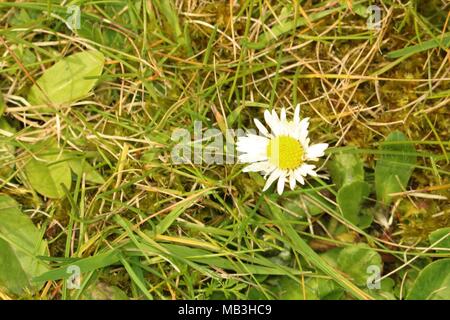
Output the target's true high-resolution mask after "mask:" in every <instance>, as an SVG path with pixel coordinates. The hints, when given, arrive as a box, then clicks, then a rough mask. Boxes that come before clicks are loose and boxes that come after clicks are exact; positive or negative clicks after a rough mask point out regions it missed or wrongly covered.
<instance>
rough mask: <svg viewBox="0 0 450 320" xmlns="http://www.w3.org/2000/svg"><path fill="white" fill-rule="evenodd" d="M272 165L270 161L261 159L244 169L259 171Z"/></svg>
mask: <svg viewBox="0 0 450 320" xmlns="http://www.w3.org/2000/svg"><path fill="white" fill-rule="evenodd" d="M269 167H270V164H269V162H267V161H261V162H255V163H252V164H250V165H248V166H246V167H245V168H244V169H243V170H242V171H243V172H259V171H267V170H268V169H269Z"/></svg>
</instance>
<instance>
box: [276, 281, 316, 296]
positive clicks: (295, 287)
mask: <svg viewBox="0 0 450 320" xmlns="http://www.w3.org/2000/svg"><path fill="white" fill-rule="evenodd" d="M272 291H274V292H275V294H276V295H277V298H278V299H280V300H305V299H306V300H318V299H319V297H318V296H317V295H316V294H315V292H314V291H313V290H311V289H310V288H309V287H308V286H307V285H306V284H305V292H303V286H302V285H301V284H300V283H299V282H297V281H295V280H293V279H292V278H290V277H287V276H284V277H280V278H278V279H277V282H276V284H275V286H274V287H273V289H272Z"/></svg>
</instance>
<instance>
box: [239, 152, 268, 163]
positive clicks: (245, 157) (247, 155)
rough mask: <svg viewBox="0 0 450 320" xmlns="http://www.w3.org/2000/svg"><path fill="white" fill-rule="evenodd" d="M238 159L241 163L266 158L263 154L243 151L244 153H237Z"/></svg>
mask: <svg viewBox="0 0 450 320" xmlns="http://www.w3.org/2000/svg"><path fill="white" fill-rule="evenodd" d="M238 159H239V162H241V163H251V162H258V161H265V160H267V156H266V155H265V154H250V153H245V154H241V155H239V157H238Z"/></svg>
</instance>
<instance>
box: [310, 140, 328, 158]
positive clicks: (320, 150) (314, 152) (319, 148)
mask: <svg viewBox="0 0 450 320" xmlns="http://www.w3.org/2000/svg"><path fill="white" fill-rule="evenodd" d="M326 148H328V143H317V144H313V145H312V146H309V147H308V149H307V150H306V158H307V159H308V160H313V159H314V160H315V159H317V158H320V157H323V155H324V154H325V153H324V151H325V149H326Z"/></svg>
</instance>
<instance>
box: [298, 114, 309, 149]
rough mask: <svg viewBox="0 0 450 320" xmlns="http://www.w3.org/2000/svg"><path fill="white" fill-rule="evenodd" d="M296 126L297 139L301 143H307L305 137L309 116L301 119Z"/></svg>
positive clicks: (306, 135)
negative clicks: (297, 127)
mask: <svg viewBox="0 0 450 320" xmlns="http://www.w3.org/2000/svg"><path fill="white" fill-rule="evenodd" d="M298 126H299V129H298V140H300V142H301V144H303V145H307V143H306V139H307V138H308V127H309V118H304V119H302V121H300V123H299V125H298Z"/></svg>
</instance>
